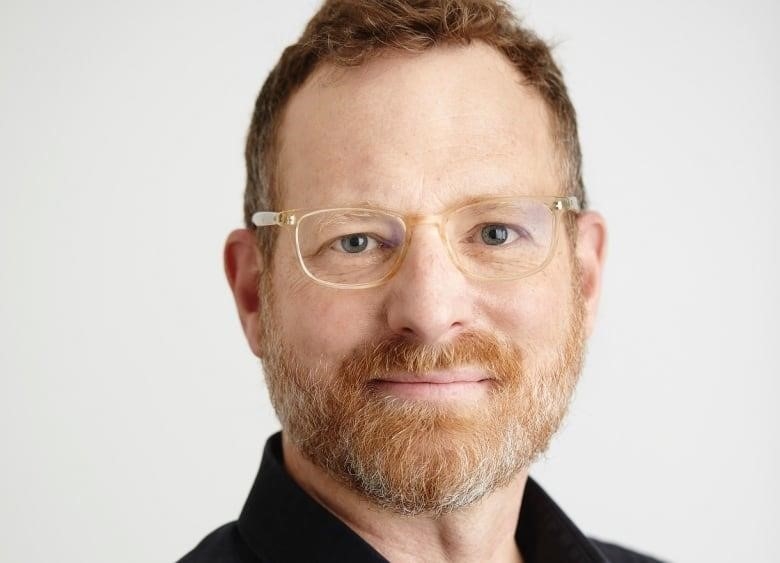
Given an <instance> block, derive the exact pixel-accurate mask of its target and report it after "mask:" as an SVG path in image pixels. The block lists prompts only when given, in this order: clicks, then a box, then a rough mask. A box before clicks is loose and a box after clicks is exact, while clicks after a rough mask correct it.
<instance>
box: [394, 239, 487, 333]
mask: <svg viewBox="0 0 780 563" xmlns="http://www.w3.org/2000/svg"><path fill="white" fill-rule="evenodd" d="M388 283H389V285H388V289H389V291H388V293H387V297H386V306H385V311H386V316H387V323H388V325H389V328H390V330H391V331H392V332H393V333H396V334H402V335H404V336H407V337H410V338H413V339H415V340H417V341H418V342H420V343H421V344H429V345H431V344H441V343H444V342H447V341H449V340H452V339H453V338H454V337H455V336H457V335H458V334H459V333H460V332H462V331H464V330H466V329H469V328H471V323H472V312H473V302H472V298H471V291H472V290H471V288H470V283H469V281H468V280H467V279H466V278H465V277H464V275H463V274H462V273H461V271H460V270H459V269H458V268H457V266H456V265H455V264H454V263H453V262H452V260H451V258H450V255H449V253H448V251H447V247H446V246H445V244H444V242H443V241H442V240H441V238H440V237H439V234H438V230H437V229H436V227H435V226H434V225H420V226H418V227H417V228H415V230H414V232H413V233H412V239H411V241H410V244H409V249H408V250H407V253H406V256H405V257H404V261H403V263H402V264H401V266H400V268H399V270H398V272H397V273H396V275H395V276H394V277H393V278H392V279H391V280H390V281H389V282H388Z"/></svg>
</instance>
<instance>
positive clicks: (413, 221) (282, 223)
mask: <svg viewBox="0 0 780 563" xmlns="http://www.w3.org/2000/svg"><path fill="white" fill-rule="evenodd" d="M517 200H530V201H538V202H541V203H546V204H548V210H549V211H550V214H551V215H552V219H553V225H552V239H551V241H550V247H549V248H548V250H547V256H546V257H545V259H544V261H543V262H542V263H541V264H540V265H539V266H538V267H536V268H534V269H531V270H528V271H526V272H523V273H521V274H519V275H512V276H499V277H496V276H480V275H478V274H476V273H474V272H472V271H471V270H469V269H467V268H465V267H464V266H463V264H462V263H461V261H460V259H459V258H458V255H457V253H456V252H455V251H454V250H453V248H452V245H451V244H450V240H449V237H447V234H446V232H445V230H444V229H445V227H446V225H447V222H448V221H449V219H450V216H451V215H452V214H454V213H455V212H457V211H461V210H463V209H468V208H469V207H472V206H476V205H484V204H486V203H494V202H495V203H500V202H504V201H506V202H509V201H517ZM333 211H376V212H380V213H385V214H387V215H391V216H393V217H396V218H398V219H399V220H400V222H401V224H402V225H403V228H404V242H403V246H402V249H401V252H400V253H399V255H398V257H397V258H396V259H395V263H394V264H393V265H392V267H391V268H390V269H389V270H388V271H387V273H385V274H384V275H383V276H382V277H381V278H379V279H378V280H375V281H371V282H366V283H361V284H345V283H338V282H329V281H325V280H322V279H319V278H318V277H316V276H315V275H314V274H313V273H312V272H311V271H309V269H308V268H307V267H306V263H305V262H304V259H303V256H302V254H301V245H300V240H299V232H300V229H299V226H300V223H301V221H303V220H304V219H306V218H307V217H310V216H312V215H317V214H320V213H327V212H333ZM566 211H571V212H574V213H579V212H581V211H582V208H581V205H580V201H579V198H578V197H577V196H573V195H568V196H546V195H545V196H531V195H522V196H497V197H488V198H481V199H476V200H474V201H471V202H469V203H465V204H459V205H454V206H451V207H449V208H447V209H445V210H444V211H442V212H441V213H436V214H431V215H426V214H415V213H401V212H399V211H397V210H394V209H388V208H383V207H374V206H351V207H350V206H348V207H328V208H323V209H309V208H296V209H286V210H283V211H256V212H254V213H253V214H252V218H251V221H252V224H253V225H254V226H255V227H256V228H261V227H272V226H279V227H295V232H294V236H293V243H294V246H295V254H296V256H297V258H298V265H299V266H300V267H301V270H303V273H304V274H305V275H306V276H307V277H308V278H309V279H311V280H312V281H314V282H316V283H318V284H320V285H323V286H325V287H332V288H336V289H369V288H373V287H377V286H380V285H382V284H384V283H385V282H387V281H388V280H389V279H390V278H392V277H393V276H394V275H395V274H396V273H397V272H398V270H399V269H400V267H401V264H403V262H404V259H405V258H406V253H407V252H408V250H409V246H410V243H411V237H412V231H413V230H414V227H416V226H418V225H426V224H435V225H437V226H438V231H439V237H440V238H441V240H442V241H443V242H444V245H445V246H446V247H447V253H448V254H449V257H450V260H452V262H453V264H455V267H457V268H458V270H459V271H460V272H461V273H462V274H463V275H465V276H467V277H469V278H471V279H475V280H480V281H513V280H519V279H523V278H527V277H529V276H532V275H534V274H536V273H538V272H540V271H541V270H543V269H544V268H545V267H547V265H548V264H549V263H550V261H551V260H552V257H553V255H554V254H555V248H556V247H557V245H558V230H559V229H558V224H559V221H560V215H561V213H562V212H566Z"/></svg>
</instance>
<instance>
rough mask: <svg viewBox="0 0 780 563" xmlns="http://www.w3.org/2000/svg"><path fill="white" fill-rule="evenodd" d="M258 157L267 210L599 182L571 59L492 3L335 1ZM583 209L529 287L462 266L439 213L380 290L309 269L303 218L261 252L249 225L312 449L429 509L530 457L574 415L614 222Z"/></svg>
mask: <svg viewBox="0 0 780 563" xmlns="http://www.w3.org/2000/svg"><path fill="white" fill-rule="evenodd" d="M247 162H248V168H249V180H248V187H247V197H246V204H247V206H246V212H247V214H248V218H249V217H251V215H252V214H253V213H254V212H256V211H261V210H271V209H273V210H276V211H278V210H282V209H303V210H317V209H328V208H337V207H371V208H382V209H386V210H392V211H393V212H396V213H397V214H398V215H399V216H400V215H408V216H414V217H426V218H430V217H439V216H440V214H441V213H442V212H444V211H446V210H449V209H452V208H456V207H458V206H461V205H464V204H467V203H470V202H473V201H482V200H486V199H492V198H496V197H501V198H507V197H508V198H515V197H516V198H528V197H531V198H544V197H547V196H562V195H568V194H574V195H577V196H579V197H580V198H581V197H583V194H582V191H581V190H582V183H581V180H580V174H579V149H578V143H577V139H576V125H575V123H574V112H573V109H572V108H571V104H570V103H569V101H568V98H567V97H566V90H565V88H564V86H563V82H562V81H561V78H560V74H559V73H558V70H557V68H556V67H555V65H554V64H553V62H552V59H551V57H550V55H549V52H548V51H547V48H546V47H544V45H543V44H542V43H541V42H539V41H538V40H537V39H535V38H534V37H533V36H532V35H530V34H529V33H528V32H526V31H524V30H522V29H520V28H519V27H518V26H517V25H516V23H515V22H514V20H512V19H511V15H510V13H509V12H508V11H507V10H506V8H504V7H503V5H501V4H497V3H495V2H488V1H481V2H478V1H471V2H467V1H445V0H440V1H438V2H437V1H433V0H431V1H426V2H413V1H407V2H402V1H387V2H376V1H374V2H367V1H354V0H353V1H341V2H338V1H333V2H328V3H326V5H325V6H324V7H323V8H322V10H321V11H320V12H319V13H318V15H317V16H315V18H314V19H313V20H312V22H311V23H310V24H309V26H308V27H307V30H306V32H305V34H304V37H303V38H302V39H301V41H300V42H299V44H298V45H296V46H293V47H291V48H288V50H287V51H286V52H285V55H284V56H283V57H282V61H280V63H279V65H277V68H276V69H275V70H274V71H273V73H272V74H271V76H270V77H269V79H268V81H267V82H266V85H265V86H264V88H263V91H262V92H261V95H260V99H259V100H258V104H257V107H256V111H255V116H254V119H253V125H252V128H251V130H250V135H249V141H248V143H247ZM564 217H567V216H566V215H565V214H564ZM568 218H569V223H568V226H569V228H568V229H567V228H566V226H567V224H566V221H561V222H558V223H554V226H555V229H557V230H558V231H560V233H558V234H559V236H558V237H557V238H558V244H557V245H555V246H554V248H553V250H552V255H551V258H550V261H549V262H548V263H547V264H546V265H545V267H544V268H543V269H542V270H541V271H539V272H537V273H535V274H533V275H531V276H527V277H524V278H519V279H509V280H485V279H480V278H478V277H476V276H474V275H469V274H468V273H466V272H464V271H463V269H462V268H459V267H457V266H456V264H455V262H454V261H453V257H452V254H451V247H452V246H453V244H456V243H460V242H461V241H460V240H458V241H453V240H452V239H451V236H450V238H447V240H446V241H445V238H446V237H444V236H443V235H442V231H441V230H440V229H437V228H436V225H435V224H433V222H432V221H431V220H428V219H426V220H422V221H420V222H418V223H416V224H415V226H414V227H413V228H412V229H411V230H410V231H409V238H408V241H407V248H406V254H405V256H404V257H403V260H402V261H401V262H400V263H399V266H398V268H397V271H395V274H394V275H393V276H392V277H390V278H388V279H387V280H385V281H384V283H382V284H381V285H378V286H375V287H371V288H368V289H343V288H341V289H336V288H333V287H329V286H326V285H322V284H319V283H317V282H315V281H314V280H313V279H312V278H311V277H308V276H307V275H306V274H305V273H304V271H303V268H302V263H301V260H302V257H300V256H299V254H300V250H299V248H300V246H296V240H295V239H296V236H295V230H294V229H286V228H280V227H277V226H274V227H266V228H263V229H261V231H263V232H269V231H278V232H276V233H275V236H274V237H267V238H263V237H262V236H261V237H260V239H259V240H260V243H259V245H258V243H257V241H256V239H255V236H254V234H253V233H252V232H250V231H248V230H242V231H237V232H235V233H233V234H232V235H231V237H230V238H229V239H228V244H227V248H226V268H227V272H228V278H229V280H230V283H231V287H232V288H233V291H234V294H235V297H236V302H237V304H238V308H239V313H240V316H241V319H242V324H243V326H244V330H245V332H246V334H247V337H248V339H249V342H250V345H251V347H252V349H253V351H254V352H255V353H256V354H257V355H258V356H260V357H261V358H262V359H263V363H264V367H265V371H266V376H267V381H268V384H269V389H270V393H271V399H272V402H273V404H274V407H275V409H276V411H277V413H278V415H279V418H280V420H281V422H282V427H283V430H284V432H285V436H286V439H287V440H288V441H289V443H290V444H291V445H292V447H295V448H297V450H298V451H300V453H301V454H302V455H303V456H305V457H306V458H308V459H309V460H310V461H312V462H313V463H314V464H316V465H317V466H319V467H320V468H322V469H323V470H325V471H327V472H328V474H329V475H330V476H331V477H333V478H334V479H337V480H339V481H340V482H342V483H343V484H345V485H347V486H349V487H351V488H353V489H354V490H356V491H358V492H360V493H361V494H363V495H364V496H366V497H367V498H369V499H370V500H372V501H373V502H375V503H377V504H379V505H380V506H383V507H386V508H389V509H392V510H395V511H399V512H404V513H411V514H415V513H437V512H441V511H445V510H452V509H456V508H460V507H463V506H466V505H468V504H470V503H472V502H474V501H476V500H478V499H479V498H481V497H482V496H484V495H485V494H487V493H489V492H490V491H492V490H494V489H495V488H497V487H500V486H502V485H504V484H506V483H507V482H508V481H509V480H510V479H511V478H512V477H513V476H515V475H517V473H518V472H519V471H521V470H523V469H525V468H527V466H528V465H529V464H530V463H531V461H532V460H533V459H534V457H535V456H537V455H538V454H539V453H540V452H541V451H543V450H544V449H545V448H546V446H547V443H548V442H549V439H550V437H551V436H552V434H553V433H554V432H555V430H556V429H557V427H558V425H559V423H560V420H561V418H562V416H563V414H564V412H565V409H566V406H567V404H568V401H569V398H570V395H571V392H572V389H573V387H574V384H575V382H576V379H577V376H578V374H579V369H580V363H581V358H582V350H583V346H584V338H585V334H586V333H587V332H588V331H589V330H590V326H591V324H592V320H593V316H594V314H595V309H596V303H597V298H598V289H599V280H600V271H601V264H602V259H603V243H604V228H603V223H602V221H601V219H600V217H599V216H598V215H596V214H593V213H587V212H586V213H582V214H580V215H579V216H578V217H572V216H571V215H569V216H568ZM486 221H487V219H486ZM491 221H492V220H491ZM491 221H487V223H486V225H487V226H488V227H492V226H493V224H492V222H491ZM510 227H511V226H510ZM520 230H521V229H520V228H517V227H515V231H513V232H515V234H516V235H517V234H518V233H517V231H520ZM360 234H361V235H362V234H367V235H369V237H373V238H372V240H378V239H379V238H380V237H378V236H375V234H374V233H362V232H361V233H360ZM526 234H527V233H526ZM448 236H449V235H448ZM463 236H464V237H471V238H468V240H467V241H466V242H467V243H468V244H466V246H467V247H468V246H469V245H474V244H478V245H482V244H483V241H482V239H480V238H479V236H478V234H475V233H472V234H469V233H463ZM553 240H554V239H553ZM567 240H568V241H569V242H570V243H571V244H566V241H567ZM504 242H506V243H507V244H514V242H513V241H512V240H507V241H504ZM298 244H299V245H300V241H298ZM382 244H384V243H382ZM382 244H380V245H379V246H382ZM448 245H449V246H448ZM472 247H473V246H472ZM344 250H345V247H343V245H338V244H335V243H334V244H333V245H331V246H328V247H323V249H322V252H327V253H331V252H339V253H342V252H344ZM258 288H260V291H259V292H258Z"/></svg>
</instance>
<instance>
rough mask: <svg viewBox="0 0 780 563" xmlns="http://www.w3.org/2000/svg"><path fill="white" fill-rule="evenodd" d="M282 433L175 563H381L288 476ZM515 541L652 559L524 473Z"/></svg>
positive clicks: (544, 555)
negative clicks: (598, 530)
mask: <svg viewBox="0 0 780 563" xmlns="http://www.w3.org/2000/svg"><path fill="white" fill-rule="evenodd" d="M281 438H282V435H281V433H277V434H274V435H273V436H271V438H269V440H268V442H267V443H266V446H265V451H264V452H263V460H262V462H261V463H260V470H259V471H258V473H257V478H256V479H255V484H254V485H253V486H252V490H251V492H250V493H249V498H248V499H247V501H246V504H245V505H244V509H243V510H242V512H241V516H240V517H239V519H238V521H237V522H231V523H230V524H225V525H224V526H222V527H221V528H218V529H216V530H215V531H214V532H212V533H211V534H209V535H208V536H206V538H205V539H204V540H203V541H202V542H200V544H198V546H197V547H196V548H195V549H193V550H192V551H191V552H190V553H188V554H187V555H185V556H184V557H183V558H182V559H181V560H180V561H179V563H207V562H208V563H261V562H262V563H287V562H290V563H319V562H322V563H326V562H334V563H335V562H339V563H351V562H355V563H357V562H360V563H363V562H365V563H380V562H382V563H386V562H387V560H386V559H385V558H384V557H382V556H381V555H380V554H379V553H378V552H377V551H376V550H375V549H374V548H372V547H371V546H370V545H369V544H368V543H366V542H365V540H363V539H362V538H361V537H360V536H358V535H357V534H356V533H355V532H353V531H352V530H351V529H350V528H349V527H348V526H347V525H346V524H344V523H343V522H342V521H341V520H339V519H338V518H336V517H335V516H334V515H333V514H331V513H330V512H328V511H327V510H326V509H325V508H324V507H322V506H321V505H320V504H318V503H317V501H315V500H314V499H313V498H311V497H310V496H309V495H308V494H307V493H306V492H305V491H304V490H303V489H301V488H300V487H299V486H298V484H297V483H295V481H293V480H292V478H291V477H290V476H289V475H288V473H287V471H286V470H285V468H284V463H283V461H282V439H281ZM515 539H516V541H517V545H518V546H519V547H520V552H521V553H522V554H523V559H524V560H525V562H526V563H537V562H543V563H559V562H560V563H564V562H578V563H579V562H611V563H653V562H655V563H658V561H657V560H656V559H653V558H651V557H647V556H644V555H639V554H636V553H634V552H631V551H628V550H626V549H624V548H622V547H618V546H615V545H611V544H606V543H603V542H599V541H596V540H591V539H588V538H587V537H585V535H584V534H583V533H582V532H580V530H579V529H577V527H576V526H575V525H574V523H573V522H572V521H571V520H569V518H568V517H567V516H566V515H565V514H564V513H563V511H562V510H561V509H560V508H558V506H557V505H556V504H555V503H554V502H553V500H552V499H551V498H550V497H549V496H547V493H545V492H544V491H543V490H542V488H541V487H540V486H539V485H537V484H536V482H535V481H534V480H533V479H531V478H530V477H529V478H528V482H527V483H526V486H525V492H524V494H523V502H522V506H521V508H520V518H519V521H518V524H517V531H516V532H515Z"/></svg>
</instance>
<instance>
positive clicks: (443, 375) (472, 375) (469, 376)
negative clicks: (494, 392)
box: [372, 369, 491, 385]
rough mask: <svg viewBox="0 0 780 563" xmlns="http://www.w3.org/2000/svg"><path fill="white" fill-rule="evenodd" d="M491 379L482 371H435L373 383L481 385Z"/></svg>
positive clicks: (399, 375) (409, 374)
mask: <svg viewBox="0 0 780 563" xmlns="http://www.w3.org/2000/svg"><path fill="white" fill-rule="evenodd" d="M489 379H491V378H490V377H489V376H488V375H487V374H485V373H484V372H483V371H481V370H476V369H454V370H434V371H427V372H425V373H391V374H388V375H384V376H382V377H378V378H376V379H373V380H372V383H409V384H422V383H429V384H433V385H447V384H451V383H479V382H482V381H486V380H489Z"/></svg>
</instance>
